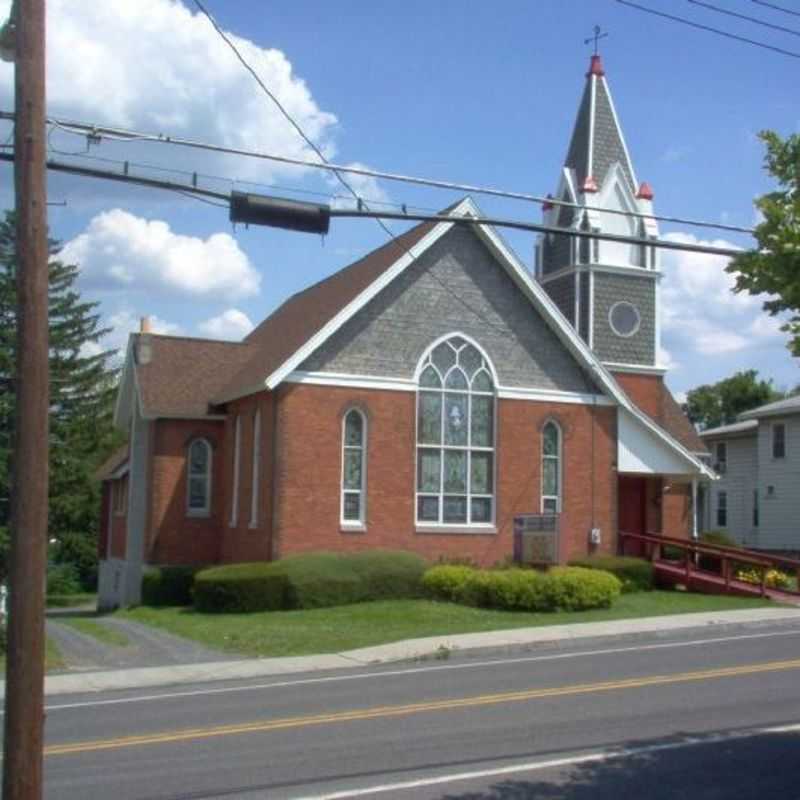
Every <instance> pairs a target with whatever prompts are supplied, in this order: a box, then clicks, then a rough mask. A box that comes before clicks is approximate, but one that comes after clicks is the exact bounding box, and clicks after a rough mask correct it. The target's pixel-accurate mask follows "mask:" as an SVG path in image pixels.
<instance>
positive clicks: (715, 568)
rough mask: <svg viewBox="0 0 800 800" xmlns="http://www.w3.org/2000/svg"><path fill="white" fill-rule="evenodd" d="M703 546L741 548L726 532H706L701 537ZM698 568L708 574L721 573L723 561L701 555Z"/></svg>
mask: <svg viewBox="0 0 800 800" xmlns="http://www.w3.org/2000/svg"><path fill="white" fill-rule="evenodd" d="M699 540H700V543H701V544H716V545H719V546H720V547H739V546H740V545H739V543H738V542H736V541H735V540H734V539H732V538H731V537H730V536H729V535H728V534H727V533H725V531H705V532H704V533H701V534H700V537H699ZM697 566H698V567H700V569H704V570H707V571H708V572H721V571H722V559H721V558H720V557H719V556H714V555H705V554H704V555H701V556H700V558H699V559H698V562H697Z"/></svg>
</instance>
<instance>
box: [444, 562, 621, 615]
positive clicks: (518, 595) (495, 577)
mask: <svg viewBox="0 0 800 800" xmlns="http://www.w3.org/2000/svg"><path fill="white" fill-rule="evenodd" d="M620 591H621V582H620V581H619V580H618V579H617V578H616V577H614V575H611V574H610V573H608V572H603V571H602V570H597V569H584V568H581V567H556V568H554V569H551V570H550V571H549V572H539V571H538V570H533V569H504V570H473V571H472V572H471V573H470V574H469V575H468V576H467V578H466V580H465V582H464V583H463V585H462V586H461V588H460V590H457V591H456V592H455V598H456V599H457V601H458V602H461V603H465V604H467V605H474V606H482V607H485V608H499V609H505V610H508V611H556V610H559V609H560V610H565V611H580V610H584V609H589V608H608V607H609V606H610V605H611V603H612V602H613V601H614V599H615V598H617V597H618V596H619V595H620Z"/></svg>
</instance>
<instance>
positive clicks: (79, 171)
mask: <svg viewBox="0 0 800 800" xmlns="http://www.w3.org/2000/svg"><path fill="white" fill-rule="evenodd" d="M13 161H14V154H13V153H0V162H12V163H13ZM46 166H47V168H48V169H50V170H54V171H57V172H66V173H71V174H76V175H81V176H83V177H89V178H102V179H107V180H114V181H121V182H123V183H130V184H140V185H142V186H147V187H149V188H155V189H165V190H169V191H174V192H178V193H181V194H186V195H187V196H191V197H193V199H199V198H200V197H203V198H209V199H210V200H213V201H221V202H216V203H215V205H219V206H221V207H223V208H224V207H228V206H226V205H225V202H229V201H230V196H229V195H226V194H223V193H221V192H215V191H212V190H210V189H204V188H202V187H199V186H192V185H189V184H178V183H174V182H172V181H160V180H157V179H154V178H146V177H141V176H137V175H130V174H125V173H117V172H109V171H107V170H98V169H91V168H90V167H81V166H77V165H75V164H64V163H61V162H57V161H52V160H48V161H47V162H46ZM195 195H196V196H197V197H195ZM329 213H330V216H331V217H334V218H335V217H340V218H351V219H379V218H385V219H393V220H399V221H404V222H448V223H454V224H459V225H478V226H484V225H486V226H492V227H498V228H512V229H515V230H520V231H528V232H533V233H543V234H553V235H559V236H568V237H575V238H578V239H599V240H601V241H610V242H618V243H622V244H635V245H639V246H647V247H654V248H657V249H664V250H677V251H682V252H688V253H703V254H706V255H717V256H725V257H729V258H732V257H734V256H737V255H739V254H740V253H741V252H742V251H741V250H739V249H735V248H730V247H716V246H714V245H701V244H691V243H688V242H674V241H670V240H668V239H646V238H641V237H637V236H625V235H619V234H612V233H602V232H598V231H584V230H580V229H574V228H562V227H558V226H554V225H544V224H539V223H535V222H525V221H522V220H514V219H508V218H500V217H471V216H469V217H453V216H450V215H449V214H442V213H438V214H425V213H415V212H409V211H405V212H402V213H401V212H393V211H364V210H357V209H344V208H341V209H337V208H332V209H330V211H329Z"/></svg>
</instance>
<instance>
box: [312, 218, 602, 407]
mask: <svg viewBox="0 0 800 800" xmlns="http://www.w3.org/2000/svg"><path fill="white" fill-rule="evenodd" d="M453 331H460V332H461V333H464V334H466V335H467V336H469V337H471V338H473V339H474V340H475V341H476V342H478V343H479V344H480V345H481V346H482V347H483V348H484V350H485V351H486V353H487V355H488V356H489V358H490V359H491V360H492V362H493V364H494V365H495V368H496V370H497V373H498V379H499V381H500V384H501V386H506V387H509V388H512V387H513V388H530V389H544V390H550V391H564V392H587V391H591V390H592V388H591V387H592V384H591V383H590V382H589V381H588V379H587V378H586V375H585V373H584V372H583V370H582V369H581V368H580V366H579V365H578V363H577V362H576V360H575V358H574V357H573V356H572V355H571V353H570V352H569V351H568V350H567V349H566V348H565V346H564V345H563V344H562V342H561V341H560V340H559V338H558V337H557V336H556V335H555V333H553V331H552V330H551V328H550V326H549V325H548V323H547V322H546V321H545V320H544V319H543V317H542V316H541V314H540V313H539V312H538V311H537V310H536V309H535V308H534V306H533V305H532V304H531V302H530V301H529V299H528V298H527V297H525V296H524V294H523V293H522V292H521V291H520V290H519V289H518V288H517V286H516V285H515V284H514V282H513V281H512V280H511V278H510V277H509V275H508V273H507V272H506V270H505V269H504V268H503V266H501V265H500V264H499V263H498V261H497V259H496V258H495V256H494V255H493V254H492V253H491V252H490V251H489V249H488V248H487V247H486V245H485V244H484V243H483V242H482V241H481V239H480V238H479V237H478V236H477V234H476V233H475V232H474V231H473V230H472V229H470V228H468V227H466V226H463V225H455V226H453V227H452V228H451V229H450V230H449V231H448V232H447V233H445V234H444V235H443V236H442V237H441V238H440V239H439V240H438V241H437V242H435V243H434V244H433V245H432V246H431V247H430V248H428V249H427V250H426V251H425V252H424V253H423V254H422V255H421V256H419V257H418V258H417V259H416V261H415V262H414V263H412V264H411V265H410V266H408V267H407V268H406V269H405V270H404V272H403V273H402V274H401V275H399V276H398V277H396V278H395V279H394V280H393V281H392V282H391V283H390V284H389V285H388V286H387V287H385V288H384V289H383V290H382V291H381V292H380V293H379V294H378V295H376V296H375V297H374V298H372V300H371V301H370V302H369V303H368V304H367V305H366V306H365V307H364V308H362V309H361V310H360V311H358V312H357V313H356V314H355V315H354V316H353V317H352V318H351V319H350V320H348V321H347V322H346V323H345V324H344V325H343V326H342V327H341V328H340V329H339V330H338V331H337V332H336V333H335V334H334V335H333V336H331V337H330V338H329V339H328V340H327V341H325V342H324V343H323V344H322V345H321V346H320V347H319V348H318V349H317V350H316V351H315V352H314V353H313V354H312V355H311V356H310V357H308V358H306V360H305V361H304V362H303V363H302V364H301V365H300V367H299V370H300V372H315V373H319V372H326V373H335V374H347V375H362V376H371V377H376V378H378V377H383V378H393V379H401V380H412V379H413V378H414V374H415V370H416V368H417V365H418V363H419V359H420V358H421V357H422V355H423V353H424V352H425V351H426V350H427V349H428V348H429V346H430V345H431V343H432V342H433V341H434V340H436V339H438V338H439V337H441V336H444V335H446V334H448V333H451V332H453Z"/></svg>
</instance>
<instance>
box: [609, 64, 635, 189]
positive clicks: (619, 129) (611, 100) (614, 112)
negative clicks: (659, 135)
mask: <svg viewBox="0 0 800 800" xmlns="http://www.w3.org/2000/svg"><path fill="white" fill-rule="evenodd" d="M600 80H601V81H603V86H604V87H605V90H606V97H608V104H609V105H610V106H611V116H613V117H614V124H615V125H616V126H617V132H618V133H619V140H620V141H621V142H622V149H623V150H624V151H625V158H626V159H627V160H628V169H629V170H630V171H631V178H632V179H633V185H634V187H637V186H638V185H639V181H638V180H637V179H636V172H635V170H634V169H633V161H631V154H630V153H629V152H628V145H627V144H626V142H625V134H624V133H623V132H622V126H621V125H620V124H619V117H618V116H617V109H616V108H615V107H614V98H613V97H612V96H611V90H610V89H609V88H608V83H607V82H606V79H605V76H603V77H601V78H600Z"/></svg>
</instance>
